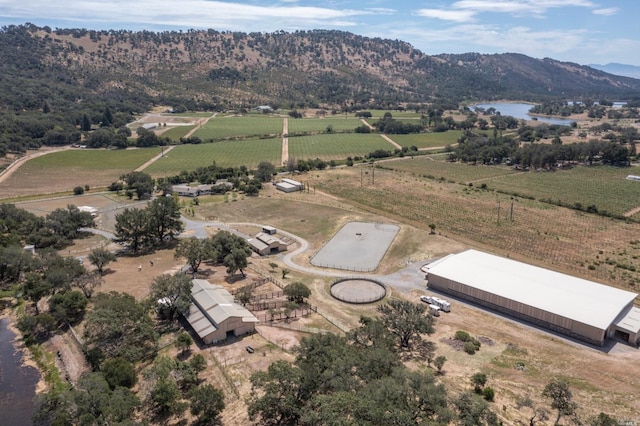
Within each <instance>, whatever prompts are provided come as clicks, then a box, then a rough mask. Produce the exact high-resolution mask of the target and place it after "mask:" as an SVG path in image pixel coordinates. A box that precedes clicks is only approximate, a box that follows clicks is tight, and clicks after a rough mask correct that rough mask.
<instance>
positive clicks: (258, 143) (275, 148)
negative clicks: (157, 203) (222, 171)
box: [144, 138, 282, 177]
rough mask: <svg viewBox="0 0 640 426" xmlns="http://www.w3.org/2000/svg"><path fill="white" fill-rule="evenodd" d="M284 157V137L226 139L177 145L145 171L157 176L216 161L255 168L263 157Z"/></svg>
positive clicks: (270, 159) (274, 160)
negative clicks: (282, 138)
mask: <svg viewBox="0 0 640 426" xmlns="http://www.w3.org/2000/svg"><path fill="white" fill-rule="evenodd" d="M281 158H282V140H281V139H279V138H272V139H249V140H237V141H222V142H215V143H204V144H199V145H180V146H176V147H175V148H173V149H172V150H171V152H169V153H168V154H167V155H165V156H164V157H163V158H160V159H159V160H158V161H156V162H154V163H153V164H151V165H150V166H149V167H147V168H146V169H145V170H144V171H145V172H146V173H149V174H150V175H152V176H156V177H157V176H169V175H175V174H178V173H180V172H181V171H183V170H195V169H197V168H198V167H206V166H210V165H211V164H213V163H214V162H215V163H216V164H217V165H218V166H223V167H232V166H242V165H244V166H247V168H249V169H251V168H255V167H256V166H257V165H258V163H260V162H261V161H268V162H271V163H273V164H280V163H281Z"/></svg>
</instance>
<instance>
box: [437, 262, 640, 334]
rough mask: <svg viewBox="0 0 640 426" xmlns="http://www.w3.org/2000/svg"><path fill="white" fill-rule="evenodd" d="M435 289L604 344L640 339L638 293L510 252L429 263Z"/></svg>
mask: <svg viewBox="0 0 640 426" xmlns="http://www.w3.org/2000/svg"><path fill="white" fill-rule="evenodd" d="M427 280H428V286H429V288H432V289H434V290H437V291H442V292H444V293H449V294H451V295H453V296H455V297H458V298H460V299H465V300H468V301H471V302H474V303H476V304H478V305H482V306H485V307H488V308H490V309H493V310H496V311H499V312H503V313H506V314H508V315H510V316H513V317H515V318H518V319H522V320H525V321H527V322H530V323H533V324H535V325H538V326H541V327H545V328H547V329H550V330H553V331H556V332H559V333H562V334H565V335H568V336H570V337H573V338H576V339H579V340H582V341H585V342H588V343H592V344H596V345H603V344H604V342H605V340H606V339H607V338H609V337H616V338H618V339H621V340H624V341H626V342H628V343H630V344H632V345H638V343H639V340H640V308H638V307H635V306H634V304H633V301H634V299H635V298H636V297H637V294H635V293H632V292H630V291H625V290H621V289H618V288H614V287H610V286H606V285H602V284H598V283H595V282H593V281H588V280H584V279H581V278H576V277H573V276H570V275H566V274H561V273H558V272H554V271H551V270H548V269H544V268H540V267H537V266H532V265H528V264H526V263H522V262H517V261H514V260H511V259H506V258H504V257H499V256H495V255H492V254H488V253H483V252H480V251H477V250H467V251H464V252H462V253H458V254H453V255H449V256H447V257H445V258H443V259H440V260H439V261H436V262H433V263H432V264H430V265H428V266H427Z"/></svg>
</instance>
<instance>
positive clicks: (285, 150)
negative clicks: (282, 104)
mask: <svg viewBox="0 0 640 426" xmlns="http://www.w3.org/2000/svg"><path fill="white" fill-rule="evenodd" d="M288 135H289V119H288V118H287V117H285V118H284V119H283V120H282V165H283V166H284V165H286V164H287V163H288V162H289V138H288Z"/></svg>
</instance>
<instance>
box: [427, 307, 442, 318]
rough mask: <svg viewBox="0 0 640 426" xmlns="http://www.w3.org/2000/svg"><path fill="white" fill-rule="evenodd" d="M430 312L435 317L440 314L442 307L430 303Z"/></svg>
mask: <svg viewBox="0 0 640 426" xmlns="http://www.w3.org/2000/svg"><path fill="white" fill-rule="evenodd" d="M429 313H430V314H431V315H433V316H434V317H439V316H440V307H439V306H436V305H429Z"/></svg>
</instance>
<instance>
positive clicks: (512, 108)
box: [471, 102, 575, 126]
mask: <svg viewBox="0 0 640 426" xmlns="http://www.w3.org/2000/svg"><path fill="white" fill-rule="evenodd" d="M532 107H533V105H531V104H519V103H507V102H504V103H502V102H498V103H490V104H477V105H473V106H472V107H471V108H472V109H473V110H474V111H475V110H476V108H483V109H485V110H486V109H489V108H495V109H496V111H500V114H501V115H510V116H511V117H514V118H517V119H519V120H533V119H534V116H532V115H530V114H529V110H530V109H531V108H532ZM535 119H537V120H538V121H539V122H541V123H547V124H558V125H561V126H570V125H571V123H572V122H573V121H575V120H567V119H565V118H554V117H541V116H535Z"/></svg>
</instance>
